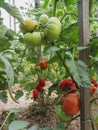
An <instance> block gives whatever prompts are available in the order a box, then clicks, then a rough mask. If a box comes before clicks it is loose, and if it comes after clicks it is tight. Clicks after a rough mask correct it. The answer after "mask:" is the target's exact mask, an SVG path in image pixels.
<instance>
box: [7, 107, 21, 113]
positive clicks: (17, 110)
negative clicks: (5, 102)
mask: <svg viewBox="0 0 98 130" xmlns="http://www.w3.org/2000/svg"><path fill="white" fill-rule="evenodd" d="M21 111H23V110H22V109H16V108H13V109H10V110H9V112H10V113H17V112H21Z"/></svg>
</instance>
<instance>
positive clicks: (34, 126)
mask: <svg viewBox="0 0 98 130" xmlns="http://www.w3.org/2000/svg"><path fill="white" fill-rule="evenodd" d="M28 130H38V125H33V126H32V127H31V128H29V129H28Z"/></svg>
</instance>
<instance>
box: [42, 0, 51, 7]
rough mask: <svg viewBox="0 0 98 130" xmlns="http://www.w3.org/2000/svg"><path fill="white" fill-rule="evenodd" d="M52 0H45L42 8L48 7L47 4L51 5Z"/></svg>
mask: <svg viewBox="0 0 98 130" xmlns="http://www.w3.org/2000/svg"><path fill="white" fill-rule="evenodd" d="M49 3H50V0H44V2H43V4H42V8H44V9H45V8H47V6H48V5H49Z"/></svg>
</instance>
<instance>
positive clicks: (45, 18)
mask: <svg viewBox="0 0 98 130" xmlns="http://www.w3.org/2000/svg"><path fill="white" fill-rule="evenodd" d="M48 19H49V18H48V16H47V15H46V14H42V15H41V16H40V18H39V22H40V23H41V24H42V25H45V24H47V23H48Z"/></svg>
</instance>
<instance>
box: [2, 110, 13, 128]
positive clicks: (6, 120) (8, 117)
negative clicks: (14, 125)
mask: <svg viewBox="0 0 98 130" xmlns="http://www.w3.org/2000/svg"><path fill="white" fill-rule="evenodd" d="M10 114H11V113H10V112H9V113H8V115H7V117H6V118H5V120H4V122H3V124H2V126H1V127H0V130H2V128H3V126H4V125H5V123H6V121H7V119H8V118H9V116H10Z"/></svg>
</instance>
